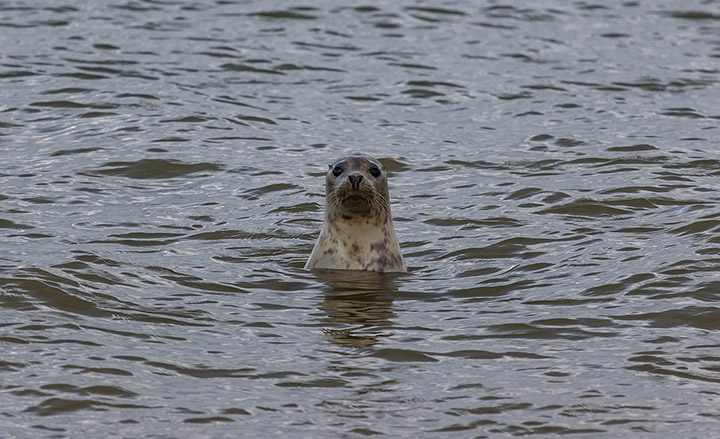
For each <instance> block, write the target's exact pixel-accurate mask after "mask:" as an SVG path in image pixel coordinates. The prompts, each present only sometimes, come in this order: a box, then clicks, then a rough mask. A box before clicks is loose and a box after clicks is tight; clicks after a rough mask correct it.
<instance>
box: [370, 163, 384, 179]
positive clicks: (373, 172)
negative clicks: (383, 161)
mask: <svg viewBox="0 0 720 439" xmlns="http://www.w3.org/2000/svg"><path fill="white" fill-rule="evenodd" d="M380 174H381V172H380V169H378V168H376V167H374V166H373V167H372V168H370V175H372V176H373V177H375V178H378V177H379V176H380Z"/></svg>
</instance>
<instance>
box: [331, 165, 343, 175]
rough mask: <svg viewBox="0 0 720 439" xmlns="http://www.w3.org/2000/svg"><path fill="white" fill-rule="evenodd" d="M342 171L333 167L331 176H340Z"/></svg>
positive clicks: (337, 167) (338, 167)
mask: <svg viewBox="0 0 720 439" xmlns="http://www.w3.org/2000/svg"><path fill="white" fill-rule="evenodd" d="M342 171H343V168H341V167H340V166H335V168H333V175H334V176H336V177H337V176H338V175H340V174H342Z"/></svg>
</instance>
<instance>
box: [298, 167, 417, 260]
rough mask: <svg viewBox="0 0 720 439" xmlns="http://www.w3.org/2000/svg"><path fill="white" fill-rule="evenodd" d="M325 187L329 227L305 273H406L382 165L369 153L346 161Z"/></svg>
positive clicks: (331, 169)
mask: <svg viewBox="0 0 720 439" xmlns="http://www.w3.org/2000/svg"><path fill="white" fill-rule="evenodd" d="M325 182H326V185H325V189H326V194H325V199H326V203H327V205H326V207H325V222H324V224H323V228H322V231H321V232H320V236H319V237H318V240H317V242H316V243H315V248H313V251H312V253H311V254H310V259H308V261H307V264H305V268H311V269H312V268H330V269H339V270H366V271H378V272H404V271H407V267H406V266H405V261H404V260H403V256H402V252H401V251H400V245H399V244H398V240H397V236H395V228H394V227H393V222H392V216H391V214H390V196H389V193H388V183H387V173H386V172H385V168H384V167H383V166H382V164H381V163H380V162H379V161H377V160H376V159H374V158H372V157H370V156H367V155H364V154H352V155H349V156H346V157H341V158H339V159H338V160H336V161H335V162H334V163H333V164H332V165H329V169H328V172H327V176H326V179H325Z"/></svg>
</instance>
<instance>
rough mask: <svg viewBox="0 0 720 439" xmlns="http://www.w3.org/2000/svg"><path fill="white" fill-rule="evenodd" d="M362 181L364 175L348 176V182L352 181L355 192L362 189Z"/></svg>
mask: <svg viewBox="0 0 720 439" xmlns="http://www.w3.org/2000/svg"><path fill="white" fill-rule="evenodd" d="M362 179H363V176H362V174H352V175H348V180H349V181H350V185H351V186H352V187H353V189H355V190H358V189H359V188H360V182H361V181H362Z"/></svg>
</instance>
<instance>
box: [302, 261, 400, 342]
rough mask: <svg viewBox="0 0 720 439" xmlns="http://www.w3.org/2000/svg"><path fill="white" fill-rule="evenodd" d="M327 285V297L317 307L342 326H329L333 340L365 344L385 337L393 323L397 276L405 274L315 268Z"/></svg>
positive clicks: (327, 330)
mask: <svg viewBox="0 0 720 439" xmlns="http://www.w3.org/2000/svg"><path fill="white" fill-rule="evenodd" d="M313 273H314V274H315V275H316V276H317V277H318V279H320V280H321V281H323V282H324V283H325V285H327V287H328V288H327V290H326V291H325V297H324V300H323V301H322V302H320V303H319V304H318V309H320V310H321V311H323V312H325V313H326V314H327V316H326V317H324V318H323V319H322V321H323V322H327V323H332V324H333V326H337V325H338V324H340V325H343V326H345V325H347V326H349V327H348V328H343V329H326V330H325V332H326V333H327V334H328V335H330V337H332V340H333V341H334V342H335V343H337V344H339V345H342V346H347V347H353V348H363V347H368V346H372V345H374V344H376V343H377V342H378V339H379V338H380V337H386V336H387V335H388V334H386V333H385V332H384V330H383V329H384V328H387V327H390V326H391V325H392V318H393V317H394V316H395V313H394V312H392V311H391V310H390V308H391V306H392V293H393V292H395V291H397V286H396V285H395V279H396V278H398V277H399V276H402V274H391V273H375V272H370V271H349V270H313Z"/></svg>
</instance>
